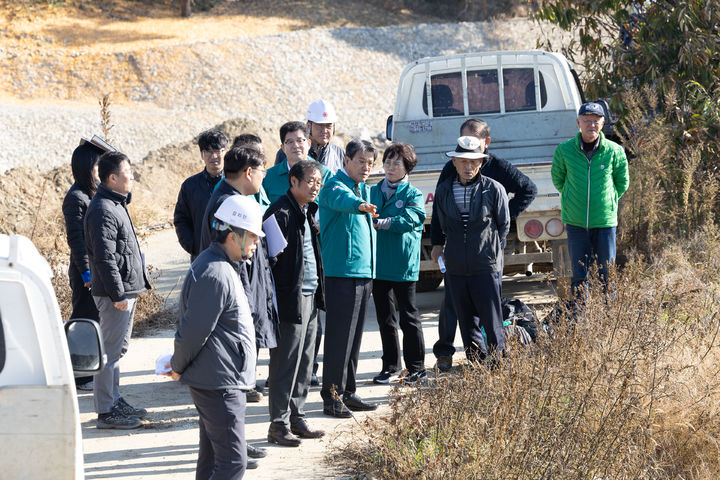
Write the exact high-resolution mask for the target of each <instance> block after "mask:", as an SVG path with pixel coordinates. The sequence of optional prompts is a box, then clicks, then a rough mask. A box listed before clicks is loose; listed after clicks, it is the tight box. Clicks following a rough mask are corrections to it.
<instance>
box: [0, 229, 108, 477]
mask: <svg viewBox="0 0 720 480" xmlns="http://www.w3.org/2000/svg"><path fill="white" fill-rule="evenodd" d="M51 277H52V270H51V269H50V266H49V265H48V263H47V261H46V260H45V259H44V258H43V257H42V256H41V255H40V254H39V253H38V251H37V249H36V248H35V246H34V245H33V244H32V242H31V241H30V240H29V239H27V238H26V237H23V236H20V235H13V236H8V235H0V452H2V456H1V457H0V458H1V460H0V478H8V479H11V478H12V479H20V478H23V479H43V478H48V479H49V478H52V479H82V478H84V473H83V456H82V436H81V430H80V415H79V410H78V402H77V392H76V391H75V380H74V375H73V367H74V369H75V373H76V374H77V375H78V376H80V375H92V374H94V373H97V372H99V371H100V370H101V369H102V368H103V367H104V363H105V359H104V355H103V349H102V341H101V337H100V328H99V325H98V324H97V322H94V321H92V320H71V321H69V322H67V323H66V324H65V325H63V322H62V320H61V318H60V310H59V308H58V303H57V299H56V298H55V292H54V290H53V287H52V284H51V283H50V279H51ZM66 335H67V338H66ZM71 359H72V361H71Z"/></svg>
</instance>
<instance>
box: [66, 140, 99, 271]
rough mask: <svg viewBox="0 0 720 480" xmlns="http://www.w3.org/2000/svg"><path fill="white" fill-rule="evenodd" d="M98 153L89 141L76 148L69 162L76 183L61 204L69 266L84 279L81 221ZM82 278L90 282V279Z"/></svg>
mask: <svg viewBox="0 0 720 480" xmlns="http://www.w3.org/2000/svg"><path fill="white" fill-rule="evenodd" d="M101 154H102V152H101V151H100V150H99V149H97V148H95V147H93V146H91V145H89V144H84V145H80V146H79V147H77V148H76V149H75V151H74V152H73V156H72V163H71V167H72V174H73V179H74V180H75V183H73V185H72V187H70V190H68V192H67V194H66V195H65V199H64V200H63V204H62V212H63V216H64V217H65V233H66V236H67V243H68V247H70V268H74V269H75V270H76V271H77V273H79V274H80V275H83V279H85V278H88V277H89V275H90V272H89V270H90V262H89V261H88V254H87V248H86V247H85V232H84V231H83V223H84V220H85V213H86V212H87V209H88V205H90V200H91V199H92V197H93V195H95V191H96V190H97V185H95V181H94V180H93V178H92V168H93V166H94V165H95V163H96V162H97V160H98V158H99V156H100V155H101ZM85 281H89V278H88V280H85Z"/></svg>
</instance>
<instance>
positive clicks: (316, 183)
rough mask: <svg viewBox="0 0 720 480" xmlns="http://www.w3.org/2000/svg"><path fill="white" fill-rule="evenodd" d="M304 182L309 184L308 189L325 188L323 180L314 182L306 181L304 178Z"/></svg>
mask: <svg viewBox="0 0 720 480" xmlns="http://www.w3.org/2000/svg"><path fill="white" fill-rule="evenodd" d="M303 182H305V183H307V184H308V187H310V188H313V187H318V188H322V187H324V186H325V184H324V183H322V180H315V179H313V180H305V179H304V178H303Z"/></svg>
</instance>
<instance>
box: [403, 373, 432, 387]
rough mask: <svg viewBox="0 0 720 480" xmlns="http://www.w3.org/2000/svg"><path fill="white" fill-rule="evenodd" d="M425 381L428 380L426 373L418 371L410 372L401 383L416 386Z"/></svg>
mask: <svg viewBox="0 0 720 480" xmlns="http://www.w3.org/2000/svg"><path fill="white" fill-rule="evenodd" d="M427 379H428V376H427V371H425V370H420V371H419V372H412V373H410V374H409V375H407V376H406V377H405V378H404V379H403V382H404V383H405V385H418V384H420V383H425V382H427Z"/></svg>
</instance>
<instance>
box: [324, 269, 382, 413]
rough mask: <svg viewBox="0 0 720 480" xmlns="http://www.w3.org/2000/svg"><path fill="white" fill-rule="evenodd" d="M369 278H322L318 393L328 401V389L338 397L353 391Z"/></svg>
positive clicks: (369, 284) (369, 285)
mask: <svg viewBox="0 0 720 480" xmlns="http://www.w3.org/2000/svg"><path fill="white" fill-rule="evenodd" d="M372 283H373V282H372V279H370V278H344V277H325V306H326V309H327V310H326V316H325V348H324V354H323V378H322V389H321V390H320V395H321V396H322V398H323V400H324V401H325V402H328V401H330V400H331V398H332V396H331V393H330V391H331V389H332V388H333V387H335V391H336V392H337V393H338V395H340V396H341V397H342V394H343V393H348V394H350V393H355V391H356V389H357V387H356V385H355V372H356V371H357V365H358V358H359V357H360V342H361V340H362V334H363V328H364V327H365V314H366V312H367V305H368V302H369V301H370V293H371V291H372Z"/></svg>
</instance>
